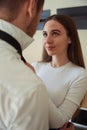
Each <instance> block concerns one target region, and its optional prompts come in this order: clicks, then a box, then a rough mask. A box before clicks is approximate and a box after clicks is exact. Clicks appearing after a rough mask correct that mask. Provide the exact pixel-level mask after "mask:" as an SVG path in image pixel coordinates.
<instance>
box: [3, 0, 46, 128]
mask: <svg viewBox="0 0 87 130" xmlns="http://www.w3.org/2000/svg"><path fill="white" fill-rule="evenodd" d="M43 4H44V0H0V31H1V32H0V36H1V37H0V54H1V55H0V130H7V129H8V130H48V98H47V93H46V90H45V87H44V85H43V83H42V81H41V80H40V79H38V78H37V77H36V76H35V74H34V73H33V71H32V70H31V69H29V68H28V67H27V66H26V65H25V63H24V62H23V61H22V60H21V58H22V59H23V57H22V56H20V55H21V54H19V53H18V51H19V50H18V51H17V49H16V48H14V47H13V45H10V43H9V41H6V40H8V39H11V37H10V38H9V35H10V36H12V39H13V38H14V40H17V42H18V43H20V45H21V48H22V50H23V49H25V48H26V47H27V46H28V45H29V44H30V42H31V41H32V40H33V39H32V38H31V37H29V36H28V35H30V34H29V28H30V26H29V25H30V24H31V23H32V21H33V19H35V20H36V22H35V25H34V31H33V32H32V30H31V32H32V34H31V36H33V34H34V33H35V31H36V27H37V24H38V22H39V18H40V14H41V12H42V8H43ZM24 32H25V33H26V34H25V33H24ZM8 34H9V35H8ZM4 36H6V37H7V38H8V39H4V38H3V37H4ZM6 37H5V38H6ZM14 40H13V42H14Z"/></svg>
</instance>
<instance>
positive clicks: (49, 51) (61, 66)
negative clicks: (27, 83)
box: [32, 15, 87, 128]
mask: <svg viewBox="0 0 87 130" xmlns="http://www.w3.org/2000/svg"><path fill="white" fill-rule="evenodd" d="M32 65H33V66H34V68H35V71H36V73H37V75H38V76H39V77H40V78H41V79H42V80H43V81H44V83H45V85H46V88H47V91H48V94H49V97H50V98H51V100H52V101H53V103H54V106H50V107H51V109H54V113H53V114H54V115H55V117H56V118H55V119H54V120H55V123H54V121H53V120H51V116H50V128H53V127H54V128H60V127H61V126H63V125H64V124H65V123H67V122H68V121H69V119H71V118H72V116H73V114H74V113H75V111H76V110H77V108H78V107H79V105H80V102H81V100H82V98H83V96H84V94H85V92H86V91H87V71H86V69H85V65H84V61H83V56H82V50H81V45H80V40H79V37H78V33H77V28H76V25H75V23H74V21H73V20H72V19H71V18H70V17H69V16H66V15H52V16H50V17H49V18H48V19H47V20H46V22H45V24H44V27H43V55H42V61H41V62H36V63H33V64H32ZM53 123H54V124H53Z"/></svg>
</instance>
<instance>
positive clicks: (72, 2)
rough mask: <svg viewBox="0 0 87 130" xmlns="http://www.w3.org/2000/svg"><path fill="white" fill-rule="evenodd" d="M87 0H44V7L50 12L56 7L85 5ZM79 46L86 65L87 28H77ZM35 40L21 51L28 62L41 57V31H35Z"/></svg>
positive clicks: (54, 10)
mask: <svg viewBox="0 0 87 130" xmlns="http://www.w3.org/2000/svg"><path fill="white" fill-rule="evenodd" d="M86 5H87V0H45V5H44V9H51V14H54V13H56V9H58V8H67V7H76V6H86ZM78 33H79V37H80V41H81V46H82V50H83V55H84V59H85V64H86V67H87V56H86V52H87V36H86V35H87V30H86V29H85V30H78ZM34 39H35V41H34V42H33V43H32V44H31V45H29V47H28V48H27V49H25V50H24V51H23V55H24V57H25V58H26V60H27V61H28V62H30V63H32V62H34V61H38V60H40V59H41V52H42V42H41V40H42V31H37V32H36V34H35V35H34Z"/></svg>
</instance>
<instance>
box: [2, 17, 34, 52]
mask: <svg viewBox="0 0 87 130" xmlns="http://www.w3.org/2000/svg"><path fill="white" fill-rule="evenodd" d="M0 29H1V30H3V31H5V32H7V33H8V34H10V35H11V36H13V37H14V38H15V39H16V40H17V41H18V42H19V43H20V45H21V48H22V50H24V49H25V48H26V47H28V46H29V44H30V43H31V42H32V41H33V40H34V39H33V38H31V37H30V36H28V35H27V34H26V33H25V32H23V31H22V30H21V29H20V28H18V27H16V26H15V25H13V24H11V23H9V22H7V21H4V20H2V19H0Z"/></svg>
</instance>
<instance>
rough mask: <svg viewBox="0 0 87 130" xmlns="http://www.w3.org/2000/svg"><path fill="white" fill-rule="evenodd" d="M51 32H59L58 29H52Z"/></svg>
mask: <svg viewBox="0 0 87 130" xmlns="http://www.w3.org/2000/svg"><path fill="white" fill-rule="evenodd" d="M52 32H61V31H60V30H59V29H53V30H52Z"/></svg>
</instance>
